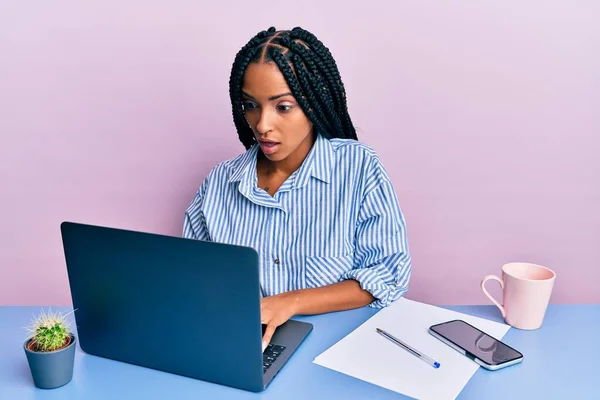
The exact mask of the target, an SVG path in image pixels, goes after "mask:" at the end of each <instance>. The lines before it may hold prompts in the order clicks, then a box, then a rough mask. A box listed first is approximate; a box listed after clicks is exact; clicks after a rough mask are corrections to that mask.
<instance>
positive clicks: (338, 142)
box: [329, 138, 387, 180]
mask: <svg viewBox="0 0 600 400" xmlns="http://www.w3.org/2000/svg"><path fill="white" fill-rule="evenodd" d="M329 141H330V143H331V147H332V149H333V153H334V155H335V159H336V163H341V164H343V165H344V166H345V167H348V166H351V168H350V169H351V170H354V172H355V173H359V174H362V175H366V176H377V177H378V178H379V179H384V180H387V173H386V170H385V168H384V166H383V163H382V162H381V158H380V157H379V154H378V153H377V151H376V150H375V149H374V148H373V147H371V146H370V145H368V144H367V143H364V142H359V141H357V140H353V139H338V138H335V139H330V140H329Z"/></svg>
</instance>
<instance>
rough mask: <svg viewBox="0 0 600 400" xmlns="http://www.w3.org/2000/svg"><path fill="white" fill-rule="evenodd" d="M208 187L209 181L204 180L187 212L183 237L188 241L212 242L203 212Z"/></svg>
mask: <svg viewBox="0 0 600 400" xmlns="http://www.w3.org/2000/svg"><path fill="white" fill-rule="evenodd" d="M207 186H208V179H204V181H203V182H202V185H201V186H200V188H199V189H198V191H197V192H196V195H195V196H194V199H193V200H192V202H191V203H190V205H189V206H188V208H187V210H186V211H185V214H184V219H183V235H182V236H183V237H184V238H186V239H197V240H211V239H210V235H209V233H208V229H207V227H206V220H205V218H204V213H203V211H202V205H203V203H204V197H205V195H206V189H207Z"/></svg>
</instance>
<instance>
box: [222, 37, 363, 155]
mask: <svg viewBox="0 0 600 400" xmlns="http://www.w3.org/2000/svg"><path fill="white" fill-rule="evenodd" d="M251 62H256V63H258V62H274V63H275V64H276V65H277V67H278V68H279V70H280V71H281V73H282V74H283V76H284V78H285V80H286V82H287V84H288V86H289V87H290V89H291V91H292V95H293V96H294V97H295V98H296V100H297V101H298V104H299V105H300V107H301V108H302V110H303V111H304V113H305V114H306V116H307V117H308V119H309V120H310V122H312V123H313V126H314V127H315V128H316V129H317V131H318V132H319V133H320V134H321V135H323V136H324V137H326V138H348V139H354V140H358V138H357V136H356V130H355V128H354V125H353V124H352V120H351V119H350V115H349V114H348V107H347V105H346V91H345V89H344V84H343V83H342V78H341V77H340V72H339V70H338V68H337V65H336V62H335V60H334V59H333V56H332V55H331V53H330V51H329V49H328V48H327V47H325V46H324V45H323V43H322V42H321V41H320V40H319V39H317V37H316V36H315V35H313V34H312V33H310V32H308V31H306V30H304V29H302V28H300V27H296V28H294V29H292V30H291V31H276V30H275V28H274V27H271V28H269V29H268V30H266V31H261V32H259V33H258V34H257V35H256V36H254V37H253V38H252V39H250V41H249V42H248V43H247V44H246V45H245V46H244V47H242V49H241V50H240V51H239V52H238V53H237V55H236V56H235V60H234V62H233V66H232V68H231V76H230V78H229V96H230V98H231V107H232V113H233V122H234V124H235V127H236V129H237V131H238V135H239V138H240V141H241V142H242V144H243V145H244V147H246V149H248V148H250V147H251V146H252V145H253V144H254V133H253V132H252V129H251V128H250V127H249V126H248V123H247V122H246V118H245V115H244V110H243V108H242V84H243V81H244V72H245V71H246V68H247V67H248V65H249V64H250V63H251Z"/></svg>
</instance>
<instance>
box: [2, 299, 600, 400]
mask: <svg viewBox="0 0 600 400" xmlns="http://www.w3.org/2000/svg"><path fill="white" fill-rule="evenodd" d="M448 308H450V309H453V310H456V311H460V312H464V313H469V314H473V315H476V316H480V317H483V318H488V319H492V320H496V321H499V322H501V319H500V316H499V313H498V311H497V309H496V308H495V307H494V306H460V307H448ZM38 310H39V308H37V307H0V399H11V400H12V399H111V400H113V399H115V400H116V399H123V398H140V399H154V398H161V399H173V400H174V399H195V400H197V399H302V400H305V399H309V400H316V399H327V400H333V399H396V400H397V399H406V398H407V397H405V396H402V395H400V394H398V393H395V392H392V391H389V390H387V389H383V388H381V387H378V386H375V385H372V384H369V383H366V382H363V381H360V380H357V379H354V378H351V377H349V376H346V375H343V374H340V373H338V372H335V371H332V370H329V369H327V368H324V367H321V366H319V365H316V364H313V362H312V360H313V359H314V358H315V357H316V356H317V355H319V354H320V353H321V352H323V351H324V350H326V349H327V348H329V347H330V346H331V345H333V344H334V343H336V342H337V341H338V340H340V339H341V338H342V337H344V336H345V335H347V334H348V333H350V332H351V331H352V330H353V329H355V328H356V327H358V326H359V325H360V324H361V323H362V322H364V321H365V320H366V319H368V318H369V317H371V316H372V315H373V314H375V312H376V311H375V310H372V309H370V308H362V309H358V310H352V311H346V312H341V313H333V314H329V315H319V316H312V317H303V318H298V319H300V320H306V321H309V322H312V323H313V324H314V331H313V332H312V333H311V335H310V336H309V337H308V338H307V339H306V341H305V342H304V343H303V345H302V346H301V347H300V348H299V349H298V351H297V352H296V354H295V355H294V356H293V357H292V358H291V359H290V361H289V362H288V364H287V365H286V366H285V367H284V368H283V369H282V370H281V372H280V373H279V375H277V377H275V379H274V380H273V382H272V383H271V385H270V386H269V388H267V390H266V391H264V392H262V393H250V392H244V391H241V390H238V389H232V388H229V387H224V386H219V385H215V384H212V383H207V382H202V381H198V380H194V379H190V378H185V377H181V376H177V375H172V374H168V373H164V372H160V371H155V370H151V369H147V368H142V367H137V366H133V365H129V364H125V363H121V362H117V361H111V360H107V359H103V358H100V357H95V356H90V355H87V354H85V353H83V352H81V351H80V350H79V349H77V354H76V356H75V371H74V374H73V380H72V381H71V382H70V383H69V384H68V385H66V386H63V387H62V388H58V389H54V390H50V391H45V390H41V389H36V388H35V387H34V385H33V381H32V379H31V374H30V372H29V367H28V365H27V360H26V358H25V354H24V352H23V348H22V345H23V341H24V338H25V336H26V331H25V330H24V329H23V327H24V326H27V325H28V324H29V320H30V318H31V316H32V314H34V313H37V312H38ZM61 310H63V311H64V310H67V309H65V308H62V309H61ZM504 340H505V341H506V342H507V343H508V344H509V345H511V346H514V347H515V348H517V349H518V350H520V351H521V352H523V354H524V356H525V359H524V361H523V363H521V364H520V365H516V366H512V367H509V368H506V369H503V370H499V371H494V372H489V371H486V370H484V369H481V368H480V369H479V371H477V372H476V373H475V375H474V376H473V378H472V379H471V380H470V381H469V383H468V384H467V386H466V387H465V388H464V389H463V391H462V392H461V394H460V396H459V399H478V400H479V399H488V400H493V399H499V400H500V399H502V400H504V399H600V346H599V344H600V305H577V306H575V305H551V306H550V307H549V309H548V312H547V315H546V319H545V321H544V325H543V326H542V328H541V329H539V330H537V331H519V330H517V329H514V328H511V330H510V331H509V332H508V334H507V335H506V336H505V337H504ZM398 379H402V377H398Z"/></svg>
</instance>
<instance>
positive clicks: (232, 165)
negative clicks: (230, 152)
mask: <svg viewBox="0 0 600 400" xmlns="http://www.w3.org/2000/svg"><path fill="white" fill-rule="evenodd" d="M254 150H255V149H254V148H252V147H251V148H249V149H248V150H246V151H245V152H243V153H240V154H238V155H236V156H234V157H232V158H229V159H226V160H224V161H221V162H219V163H218V164H216V165H215V166H213V167H212V168H211V169H210V171H209V173H208V174H207V176H206V178H205V179H204V182H203V185H205V186H206V185H208V184H209V183H211V184H213V182H214V186H221V185H220V184H222V183H226V182H228V181H229V180H230V179H232V178H235V175H236V174H237V173H239V172H241V170H243V169H244V168H245V167H246V166H247V165H248V163H249V162H250V161H251V159H252V157H253V156H254V153H255V151H254Z"/></svg>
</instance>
